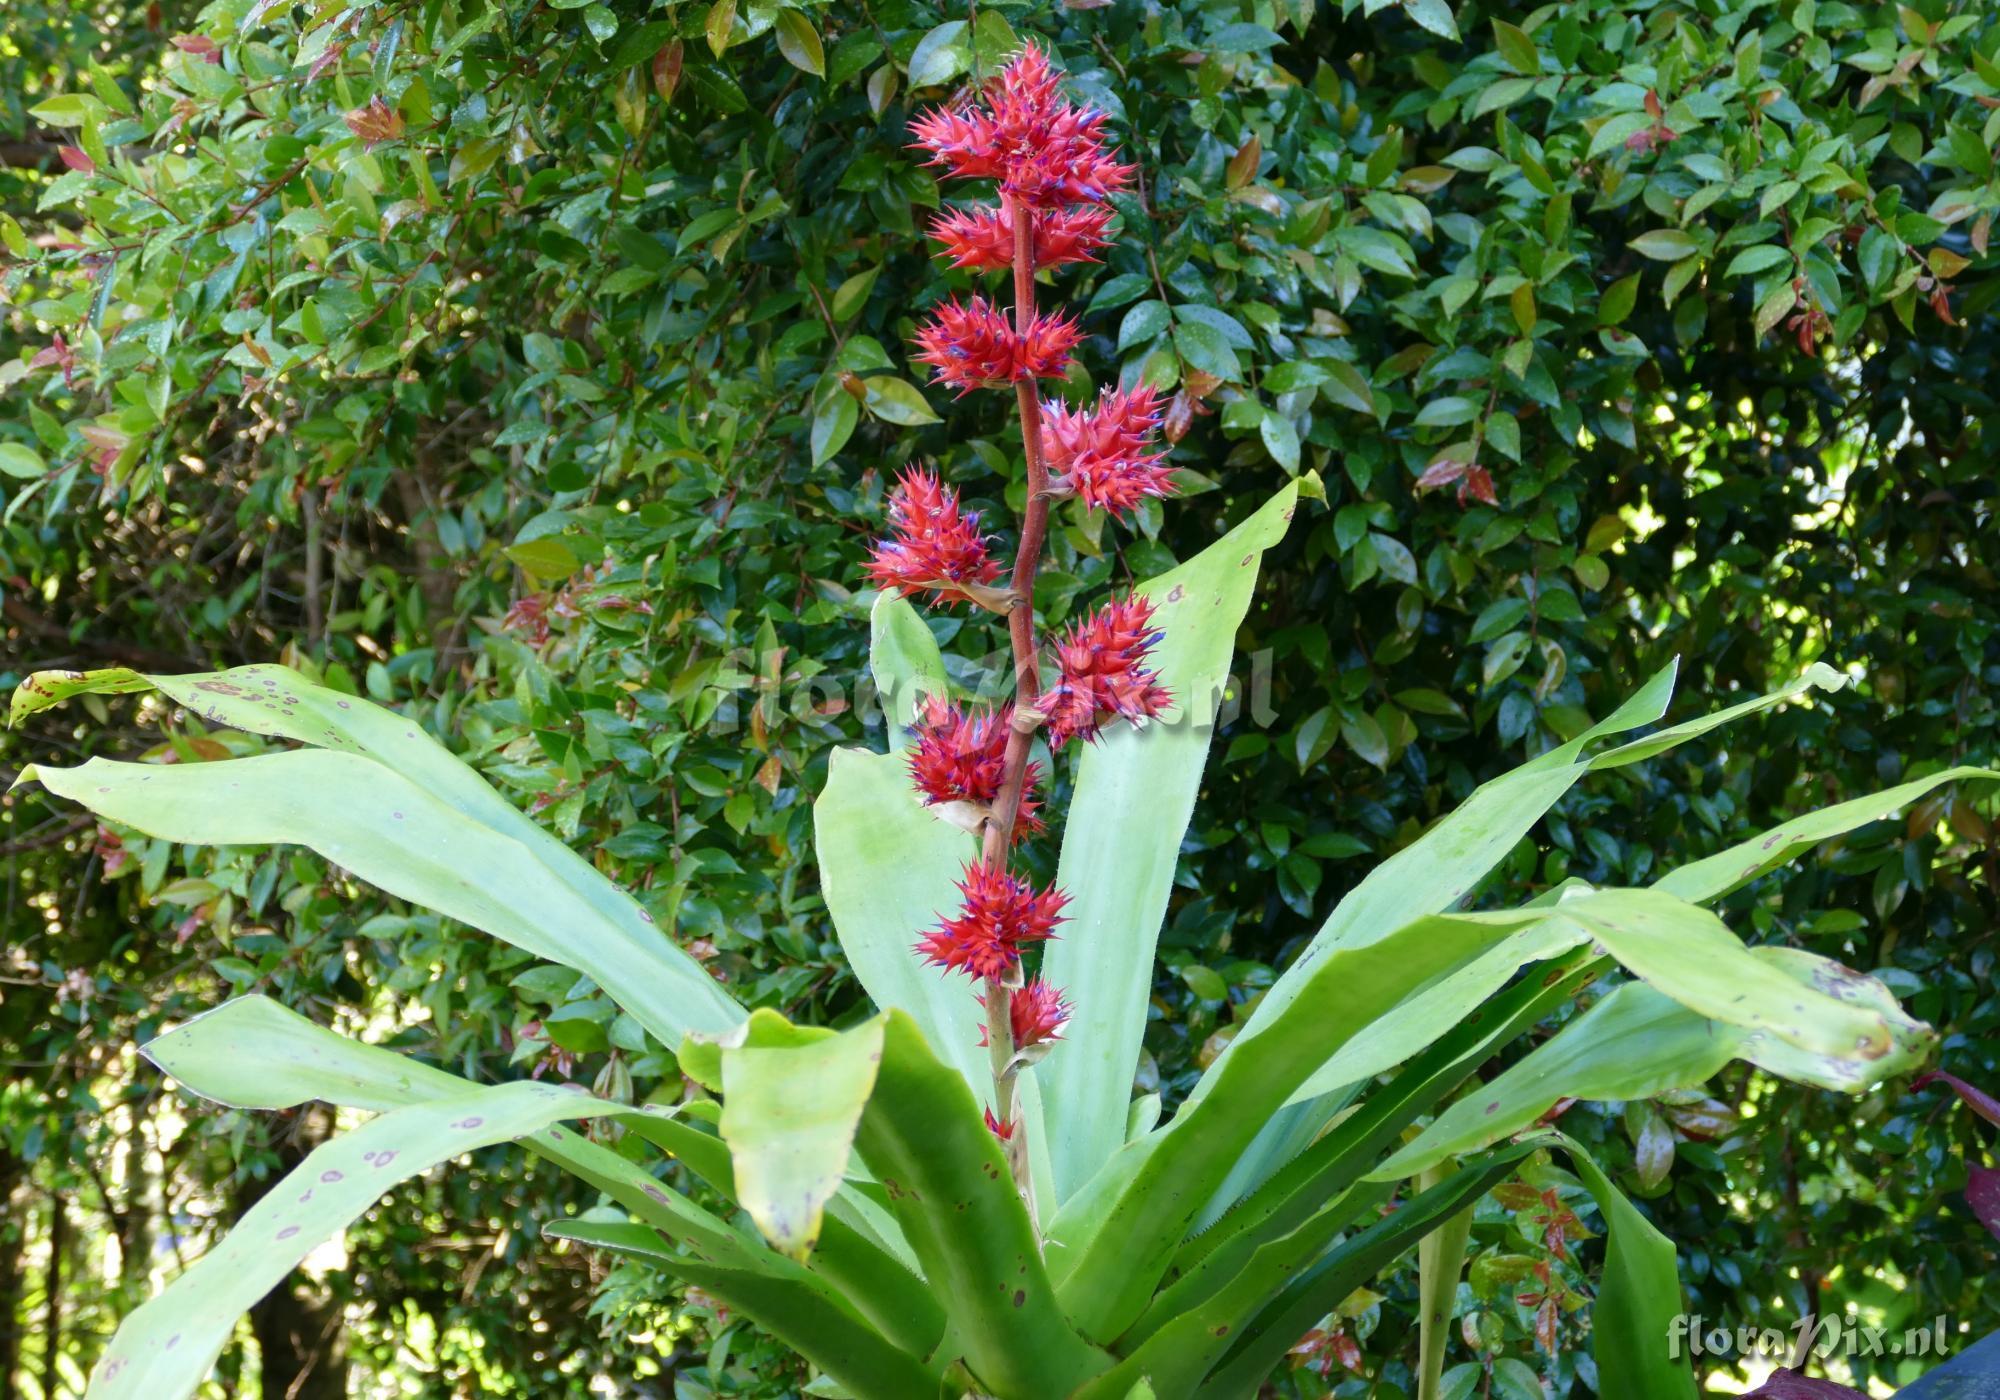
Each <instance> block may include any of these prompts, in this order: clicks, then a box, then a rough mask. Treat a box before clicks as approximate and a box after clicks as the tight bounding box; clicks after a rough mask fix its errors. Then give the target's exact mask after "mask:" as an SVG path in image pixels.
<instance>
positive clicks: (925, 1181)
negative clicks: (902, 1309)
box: [857, 1011, 1111, 1400]
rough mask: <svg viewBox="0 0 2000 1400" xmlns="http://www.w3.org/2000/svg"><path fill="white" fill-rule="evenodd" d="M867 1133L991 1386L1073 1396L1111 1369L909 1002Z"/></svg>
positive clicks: (871, 1153)
mask: <svg viewBox="0 0 2000 1400" xmlns="http://www.w3.org/2000/svg"><path fill="white" fill-rule="evenodd" d="M857 1143H858V1145H859V1147H860V1149H861V1155H862V1157H863V1158H864V1159H865V1160H866V1161H867V1163H868V1165H869V1167H870V1168H871V1169H872V1170H873V1172H874V1174H875V1177H876V1179H877V1180H878V1181H880V1182H881V1183H882V1185H883V1187H884V1188H885V1189H886V1190H887V1192H888V1194H889V1199H890V1202H891V1204H892V1205H893V1207H894V1209H895V1212H896V1218H897V1219H898V1220H899V1221H900V1222H901V1224H902V1226H903V1233H904V1234H905V1235H906V1236H907V1237H908V1238H909V1241H910V1244H911V1246H912V1247H913V1248H914V1249H915V1250H916V1252H917V1258H918V1259H919V1260H921V1261H922V1263H923V1269H924V1277H925V1278H926V1279H927V1280H928V1281H929V1283H930V1285H931V1287H932V1289H933V1290H934V1291H935V1292H936V1294H937V1297H938V1300H939V1301H940V1302H941V1303H943V1304H944V1307H945V1311H946V1313H947V1314H948V1315H949V1317H950V1319H951V1324H952V1325H951V1329H950V1333H949V1339H950V1340H951V1341H952V1342H954V1343H955V1345H956V1346H957V1347H959V1348H961V1349H962V1351H963V1356H964V1360H965V1363H966V1365H967V1366H968V1367H969V1368H970V1369H971V1371H972V1373H973V1374H974V1375H975V1376H977V1377H978V1378H979V1381H980V1384H981V1386H982V1388H983V1389H984V1390H985V1391H986V1392H987V1393H989V1394H991V1395H994V1396H997V1397H1000V1400H1042V1397H1056V1396H1064V1395H1068V1394H1069V1393H1070V1392H1071V1391H1073V1390H1074V1389H1075V1388H1076V1387H1077V1386H1078V1385H1080V1384H1082V1383H1083V1382H1084V1381H1085V1380H1087V1379H1089V1378H1090V1377H1091V1376H1092V1375H1095V1374H1097V1373H1098V1372H1100V1371H1103V1370H1105V1369H1108V1368H1109V1366H1110V1364H1111V1359H1110V1358H1109V1357H1108V1356H1106V1355H1104V1354H1103V1353H1102V1352H1100V1351H1098V1350H1097V1349H1095V1348H1094V1347H1091V1346H1090V1345H1088V1344H1087V1343H1086V1342H1085V1341H1084V1340H1083V1339H1082V1338H1081V1337H1079V1336H1078V1335H1077V1333H1076V1330H1075V1329H1074V1328H1073V1327H1072V1326H1071V1325H1070V1323H1069V1321H1068V1319H1067V1318H1065V1317H1064V1316H1063V1311H1062V1309H1061V1308H1060V1307H1058V1306H1057V1303H1056V1295H1055V1289H1054V1287H1053V1286H1052V1285H1051V1283H1050V1281H1049V1277H1048V1274H1047V1272H1046V1270H1045V1269H1044V1267H1043V1264H1042V1255H1041V1249H1040V1245H1039V1243H1038V1242H1037V1240H1036V1238H1035V1232H1034V1229H1033V1227H1032V1226H1031V1224H1030V1223H1029V1220H1028V1213H1027V1210H1026V1208H1025V1207H1024V1206H1023V1205H1022V1203H1021V1198H1020V1196H1019V1195H1018V1194H1017V1193H1016V1192H1015V1190H1014V1187H1013V1185H1012V1184H1011V1181H1010V1179H1009V1177H1008V1173H1007V1166H1006V1161H1005V1159H1004V1157H1003V1156H1002V1155H1001V1152H1000V1148H999V1145H998V1143H997V1142H996V1141H995V1140H994V1138H993V1135H992V1134H991V1133H989V1132H988V1131H987V1130H986V1126H985V1124H984V1123H983V1122H982V1121H981V1116H980V1110H979V1105H978V1102H977V1101H976V1100H975V1099H974V1098H973V1096H972V1090H971V1088H970V1086H968V1085H967V1084H966V1082H965V1079H964V1077H963V1076H961V1075H960V1074H959V1073H958V1071H956V1070H954V1069H952V1068H951V1067H950V1066H949V1065H946V1064H945V1063H944V1062H943V1061H941V1060H939V1059H938V1058H937V1056H936V1055H934V1054H932V1053H931V1050H930V1047H929V1046H927V1045H926V1044H925V1043H924V1039H923V1035H922V1033H921V1032H920V1031H918V1029H917V1027H916V1024H915V1023H914V1022H913V1021H912V1020H911V1019H910V1018H909V1017H908V1016H906V1015H904V1014H903V1013H902V1012H900V1011H891V1012H888V1013H887V1018H886V1021H885V1024H884V1027H883V1036H882V1064H881V1068H880V1070H879V1071H878V1073H877V1075H876V1081H875V1093H874V1096H873V1097H872V1098H870V1099H869V1101H868V1109H867V1111H866V1112H865V1113H864V1114H863V1115H862V1117H861V1131H860V1134H859V1136H858V1138H857ZM945 1359H946V1360H949V1359H950V1358H945Z"/></svg>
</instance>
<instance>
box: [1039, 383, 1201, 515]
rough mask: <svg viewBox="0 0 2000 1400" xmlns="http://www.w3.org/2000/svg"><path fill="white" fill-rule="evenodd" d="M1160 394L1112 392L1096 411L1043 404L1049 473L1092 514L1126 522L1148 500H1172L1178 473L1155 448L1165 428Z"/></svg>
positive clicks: (1149, 389)
mask: <svg viewBox="0 0 2000 1400" xmlns="http://www.w3.org/2000/svg"><path fill="white" fill-rule="evenodd" d="M1160 417H1161V405H1160V395H1159V391H1158V390H1156V389H1154V388H1153V386H1152V385H1150V384H1141V385H1140V386H1139V387H1137V388H1136V389H1111V390H1107V391H1106V392H1105V393H1104V394H1102V395H1100V396H1099V398H1098V400H1097V403H1096V405H1095V406H1094V407H1092V408H1090V409H1087V410H1071V409H1069V408H1067V407H1065V406H1064V405H1062V404H1061V403H1058V402H1056V401H1054V400H1044V401H1043V403H1042V450H1043V453H1044V454H1045V455H1046V457H1047V459H1048V464H1049V471H1050V472H1051V473H1053V474H1054V475H1056V476H1060V477H1062V478H1064V479H1065V481H1066V483H1067V485H1068V486H1069V488H1070V489H1071V490H1073V491H1074V492H1075V493H1076V494H1077V495H1078V496H1079V497H1080V498H1082V500H1083V503H1084V504H1085V505H1086V506H1088V507H1090V508H1091V509H1092V510H1108V511H1110V512H1111V513H1112V515H1114V516H1123V515H1124V513H1125V512H1126V511H1128V510H1131V509H1132V508H1133V507H1135V506H1137V505H1138V504H1139V502H1141V501H1143V500H1145V499H1146V498H1148V497H1149V496H1169V495H1172V494H1173V489H1174V469H1173V468H1172V467H1170V466H1167V465H1166V456H1167V454H1166V451H1165V450H1164V449H1161V448H1156V447H1154V446H1153V439H1154V438H1155V437H1156V436H1157V434H1158V432H1159V427H1160Z"/></svg>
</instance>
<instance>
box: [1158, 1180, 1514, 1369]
mask: <svg viewBox="0 0 2000 1400" xmlns="http://www.w3.org/2000/svg"><path fill="white" fill-rule="evenodd" d="M1540 1145H1541V1144H1540V1142H1539V1141H1529V1142H1522V1143H1516V1144H1514V1145H1512V1146H1510V1147H1507V1148H1504V1149H1502V1150H1500V1151H1498V1152H1495V1153H1492V1154H1491V1155H1489V1156H1486V1157H1481V1158H1478V1159H1475V1160H1474V1161H1472V1162H1469V1163H1467V1164H1466V1165H1465V1167H1464V1168H1463V1169H1461V1170H1460V1171H1458V1172H1456V1173H1455V1174H1453V1175H1452V1176H1450V1177H1448V1178H1447V1179H1445V1180H1444V1181H1442V1182H1440V1183H1439V1184H1438V1185H1436V1186H1433V1187H1431V1188H1430V1189H1429V1190H1427V1191H1425V1192H1423V1193H1422V1194H1421V1195H1419V1196H1417V1197H1415V1198H1414V1199H1412V1200H1411V1201H1410V1202H1409V1203H1408V1204H1407V1205H1404V1206H1402V1207H1401V1208H1400V1209H1398V1210H1396V1211H1394V1212H1392V1213H1391V1214H1389V1215H1388V1216H1385V1217H1384V1218H1383V1219H1381V1220H1378V1221H1376V1222H1375V1223H1374V1224H1373V1225H1370V1226H1369V1227H1368V1228H1367V1229H1365V1230H1362V1231H1360V1232H1359V1233H1357V1234H1355V1235H1353V1236H1351V1237H1349V1238H1347V1239H1345V1240H1343V1241H1342V1242H1341V1243H1340V1244H1339V1245H1338V1246H1337V1247H1335V1248H1334V1249H1332V1250H1329V1251H1328V1252H1326V1253H1325V1254H1323V1255H1321V1256H1320V1257H1319V1258H1318V1259H1317V1260H1315V1261H1312V1262H1311V1264H1310V1266H1309V1267H1307V1268H1305V1269H1304V1270H1303V1271H1298V1272H1296V1273H1294V1274H1293V1275H1292V1276H1291V1277H1290V1278H1289V1279H1288V1280H1287V1281H1286V1282H1285V1286H1284V1288H1283V1291H1282V1292H1279V1293H1278V1295H1277V1297H1276V1298H1275V1299H1273V1300H1272V1301H1271V1302H1269V1303H1268V1304H1266V1305H1265V1306H1264V1307H1263V1308H1262V1309H1261V1310H1259V1311H1258V1312H1256V1313H1255V1314H1254V1315H1253V1316H1252V1317H1251V1318H1250V1320H1249V1321H1248V1322H1247V1323H1246V1325H1244V1326H1241V1327H1236V1328H1232V1329H1231V1332H1230V1335H1231V1337H1232V1338H1233V1341H1232V1342H1231V1343H1230V1346H1229V1350H1228V1351H1227V1353H1226V1354H1225V1355H1224V1356H1223V1357H1222V1359H1221V1364H1220V1365H1218V1366H1217V1367H1216V1368H1215V1371H1214V1373H1213V1375H1212V1376H1210V1378H1209V1380H1208V1382H1207V1384H1205V1385H1203V1386H1202V1387H1201V1389H1200V1390H1199V1391H1198V1392H1196V1393H1197V1394H1198V1395H1199V1396H1200V1397H1201V1400H1252V1398H1253V1397H1254V1396H1255V1395H1256V1394H1257V1393H1258V1389H1259V1387H1260V1386H1261V1385H1262V1383H1263V1380H1264V1378H1265V1377H1266V1376H1267V1375H1269V1374H1270V1372H1271V1370H1272V1369H1273V1368H1274V1367H1276V1366H1277V1365H1278V1364H1279V1362H1280V1361H1282V1360H1283V1359H1284V1356H1285V1353H1286V1352H1287V1351H1288V1350H1290V1348H1291V1347H1292V1345H1293V1344H1294V1343H1295V1342H1296V1341H1297V1339H1298V1338H1299V1337H1301V1336H1303V1335H1304V1334H1305V1332H1306V1331H1307V1330H1309V1329H1310V1328H1311V1327H1312V1326H1313V1325H1314V1323H1316V1322H1317V1321H1318V1320H1319V1319H1320V1318H1322V1317H1324V1316H1325V1315H1326V1314H1327V1313H1329V1312H1331V1311H1332V1310H1333V1309H1334V1308H1336V1307H1338V1306H1339V1305H1340V1303H1341V1301H1342V1300H1343V1299H1344V1298H1346V1297H1347V1295H1348V1294H1350V1293H1352V1292H1353V1291H1354V1290H1355V1289H1356V1288H1359V1287H1360V1286H1361V1285H1362V1284H1363V1283H1365V1282H1366V1281H1367V1280H1368V1279H1370V1278H1373V1277H1374V1276H1375V1275H1376V1274H1377V1273H1379V1272H1380V1271H1381V1270H1382V1269H1383V1268H1384V1267H1386V1266H1387V1265H1388V1264H1389V1263H1390V1262H1392V1261H1393V1260H1395V1259H1396V1258H1398V1257H1399V1256H1401V1255H1402V1254H1403V1253H1404V1252H1405V1251H1406V1250H1408V1249H1409V1248H1410V1247H1411V1246H1412V1245H1415V1244H1416V1243H1417V1242H1418V1241H1420V1240H1422V1239H1424V1238H1425V1237H1426V1236H1428V1235H1429V1234H1430V1233H1431V1232H1433V1231H1435V1230H1440V1229H1444V1228H1446V1227H1447V1226H1449V1225H1450V1224H1451V1222H1452V1221H1453V1220H1455V1219H1456V1218H1457V1217H1458V1216H1459V1214H1460V1213H1461V1212H1463V1211H1465V1210H1467V1209H1468V1208H1469V1207H1471V1206H1472V1205H1473V1204H1474V1203H1475V1202H1477V1201H1478V1200H1479V1198H1480V1197H1481V1196H1483V1195H1485V1194H1486V1192H1487V1191H1488V1190H1490V1189H1491V1188H1493V1187H1494V1186H1496V1185H1498V1184H1499V1183H1500V1182H1502V1181H1505V1180H1506V1179H1507V1178H1508V1177H1509V1176H1511V1175H1513V1172H1514V1164H1515V1163H1516V1162H1518V1161H1519V1160H1520V1159H1521V1158H1522V1157H1524V1156H1526V1155H1527V1154H1528V1153H1529V1152H1531V1151H1533V1150H1534V1149H1535V1148H1536V1147H1538V1146H1540ZM1270 1248H1272V1246H1266V1249H1270ZM1281 1277H1283V1276H1281Z"/></svg>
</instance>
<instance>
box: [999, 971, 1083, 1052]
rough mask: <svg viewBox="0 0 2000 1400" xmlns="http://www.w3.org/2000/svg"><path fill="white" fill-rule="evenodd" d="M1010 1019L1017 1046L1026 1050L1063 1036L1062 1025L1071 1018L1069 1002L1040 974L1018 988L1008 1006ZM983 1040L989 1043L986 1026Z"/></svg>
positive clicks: (1015, 1046) (1008, 1017)
mask: <svg viewBox="0 0 2000 1400" xmlns="http://www.w3.org/2000/svg"><path fill="white" fill-rule="evenodd" d="M1007 1019H1008V1020H1009V1021H1010V1022H1012V1023H1013V1027H1014V1048H1015V1049H1016V1050H1024V1049H1026V1048H1027V1047H1028V1046H1030V1045H1041V1044H1043V1043H1044V1042H1046V1041H1051V1040H1060V1039H1061V1038H1062V1028H1063V1026H1064V1024H1065V1023H1067V1022H1068V1020H1069V1003H1068V1002H1066V1001H1064V1000H1063V996H1062V991H1061V990H1060V989H1059V988H1057V987H1053V986H1051V985H1050V984H1049V983H1047V982H1044V981H1043V980H1042V979H1041V978H1039V977H1037V978H1035V979H1034V980H1033V981H1032V982H1030V983H1028V985H1027V986H1025V987H1017V988H1016V989H1015V990H1014V996H1013V999H1012V1000H1011V1001H1010V1002H1009V1003H1008V1006H1007ZM979 1043H980V1044H981V1045H984V1044H986V1027H985V1026H981V1027H980V1028H979Z"/></svg>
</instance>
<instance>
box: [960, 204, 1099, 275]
mask: <svg viewBox="0 0 2000 1400" xmlns="http://www.w3.org/2000/svg"><path fill="white" fill-rule="evenodd" d="M1110 223H1111V211H1110V210H1109V209H1106V208H1103V207H1101V206H1100V207H1086V208H1078V209H1038V210H1036V211H1035V216H1034V231H1035V249H1034V252H1035V266H1036V267H1061V266H1063V265H1064V264H1066V263H1079V262H1096V261H1097V259H1096V258H1094V257H1092V256H1091V254H1093V253H1095V252H1096V251H1097V250H1098V249H1099V248H1102V247H1103V246H1104V245H1105V243H1106V242H1107V241H1108V240H1107V239H1106V238H1105V234H1104V230H1105V228H1106V227H1107V226H1108V225H1109V224H1110ZM931 237H932V238H935V239H936V240H937V241H938V242H940V243H942V244H943V245H944V248H943V250H942V251H941V253H940V256H941V257H946V258H949V259H950V260H951V265H952V266H953V267H963V268H971V269H972V270H974V271H976V272H1004V271H1006V270H1007V269H1008V268H1010V267H1012V266H1013V265H1014V219H1013V215H1012V214H1010V213H1009V212H1008V211H1007V210H1006V209H1004V208H1000V209H993V208H988V207H985V206H978V205H976V206H974V207H972V208H969V209H952V210H949V211H947V212H946V213H943V214H940V215H939V216H938V217H937V218H936V219H935V220H933V221H932V223H931Z"/></svg>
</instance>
